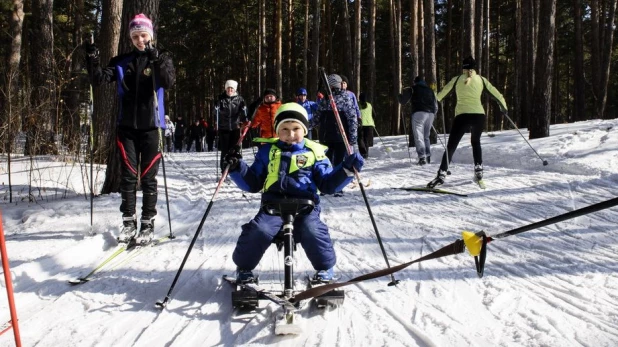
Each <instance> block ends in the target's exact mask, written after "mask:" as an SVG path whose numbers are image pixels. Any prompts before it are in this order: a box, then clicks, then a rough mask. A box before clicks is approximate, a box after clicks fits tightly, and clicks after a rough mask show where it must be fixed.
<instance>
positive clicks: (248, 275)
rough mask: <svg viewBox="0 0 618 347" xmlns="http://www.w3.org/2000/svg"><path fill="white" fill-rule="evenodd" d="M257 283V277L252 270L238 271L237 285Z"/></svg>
mask: <svg viewBox="0 0 618 347" xmlns="http://www.w3.org/2000/svg"><path fill="white" fill-rule="evenodd" d="M246 283H256V277H255V276H253V272H251V270H242V269H237V270H236V284H237V285H240V284H246Z"/></svg>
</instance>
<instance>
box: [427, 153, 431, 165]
mask: <svg viewBox="0 0 618 347" xmlns="http://www.w3.org/2000/svg"><path fill="white" fill-rule="evenodd" d="M427 164H431V156H430V155H428V156H427Z"/></svg>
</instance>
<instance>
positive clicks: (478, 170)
mask: <svg viewBox="0 0 618 347" xmlns="http://www.w3.org/2000/svg"><path fill="white" fill-rule="evenodd" d="M482 179H483V164H477V165H474V182H478V181H480V180H482Z"/></svg>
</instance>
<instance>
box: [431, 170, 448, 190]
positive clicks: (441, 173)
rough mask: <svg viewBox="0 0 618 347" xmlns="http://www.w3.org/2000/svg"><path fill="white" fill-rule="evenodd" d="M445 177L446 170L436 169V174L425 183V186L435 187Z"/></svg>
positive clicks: (441, 182) (442, 182)
mask: <svg viewBox="0 0 618 347" xmlns="http://www.w3.org/2000/svg"><path fill="white" fill-rule="evenodd" d="M445 178H446V171H442V170H438V175H437V176H436V178H434V179H433V180H431V182H429V183H427V188H435V187H436V186H439V185H441V184H444V179H445Z"/></svg>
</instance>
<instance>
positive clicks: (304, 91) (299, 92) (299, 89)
mask: <svg viewBox="0 0 618 347" xmlns="http://www.w3.org/2000/svg"><path fill="white" fill-rule="evenodd" d="M296 95H297V96H298V95H307V89H305V88H298V90H297V91H296Z"/></svg>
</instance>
